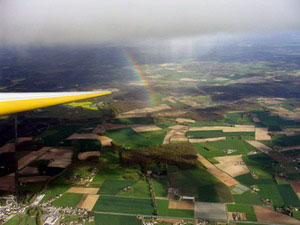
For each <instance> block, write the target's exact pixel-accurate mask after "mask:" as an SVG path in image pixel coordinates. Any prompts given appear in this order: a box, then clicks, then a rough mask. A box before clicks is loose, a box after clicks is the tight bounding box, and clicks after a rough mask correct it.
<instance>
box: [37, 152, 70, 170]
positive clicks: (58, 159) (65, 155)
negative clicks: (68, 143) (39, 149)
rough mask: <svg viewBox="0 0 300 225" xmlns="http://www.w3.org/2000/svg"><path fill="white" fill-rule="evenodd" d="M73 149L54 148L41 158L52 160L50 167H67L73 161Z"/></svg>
mask: <svg viewBox="0 0 300 225" xmlns="http://www.w3.org/2000/svg"><path fill="white" fill-rule="evenodd" d="M72 156H73V149H70V148H52V149H51V150H50V151H49V152H47V153H46V154H45V155H43V156H42V157H41V159H45V160H51V162H50V163H49V164H48V166H49V167H60V168H66V167H67V166H69V165H70V164H71V162H72Z"/></svg>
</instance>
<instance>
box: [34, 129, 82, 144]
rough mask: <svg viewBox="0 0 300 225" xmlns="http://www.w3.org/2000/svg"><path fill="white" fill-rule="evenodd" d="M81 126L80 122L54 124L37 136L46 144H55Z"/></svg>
mask: <svg viewBox="0 0 300 225" xmlns="http://www.w3.org/2000/svg"><path fill="white" fill-rule="evenodd" d="M81 126H82V124H66V125H61V126H54V127H51V128H50V129H49V130H47V131H45V132H44V133H43V134H41V135H39V136H38V138H41V139H42V140H43V141H44V144H45V145H46V146H56V145H58V144H59V143H60V142H61V141H63V140H64V139H66V138H67V137H69V136H71V135H72V134H73V133H75V132H76V131H77V130H78V129H79V128H80V127H81Z"/></svg>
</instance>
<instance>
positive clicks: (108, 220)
mask: <svg viewBox="0 0 300 225" xmlns="http://www.w3.org/2000/svg"><path fill="white" fill-rule="evenodd" d="M108 224H109V225H142V222H141V220H138V219H137V218H136V217H134V216H119V215H107V214H99V213H96V214H95V225H108Z"/></svg>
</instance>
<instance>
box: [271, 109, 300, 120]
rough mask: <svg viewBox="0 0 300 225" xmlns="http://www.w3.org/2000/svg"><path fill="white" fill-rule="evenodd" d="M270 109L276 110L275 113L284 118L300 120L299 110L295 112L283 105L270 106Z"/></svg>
mask: <svg viewBox="0 0 300 225" xmlns="http://www.w3.org/2000/svg"><path fill="white" fill-rule="evenodd" d="M270 109H273V110H275V111H274V114H276V115H278V116H280V117H281V118H282V119H284V120H296V121H298V120H300V112H298V111H296V112H293V111H290V110H288V109H285V108H283V107H281V106H273V107H270Z"/></svg>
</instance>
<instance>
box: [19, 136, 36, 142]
mask: <svg viewBox="0 0 300 225" xmlns="http://www.w3.org/2000/svg"><path fill="white" fill-rule="evenodd" d="M24 141H33V137H18V142H19V143H21V142H24Z"/></svg>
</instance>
